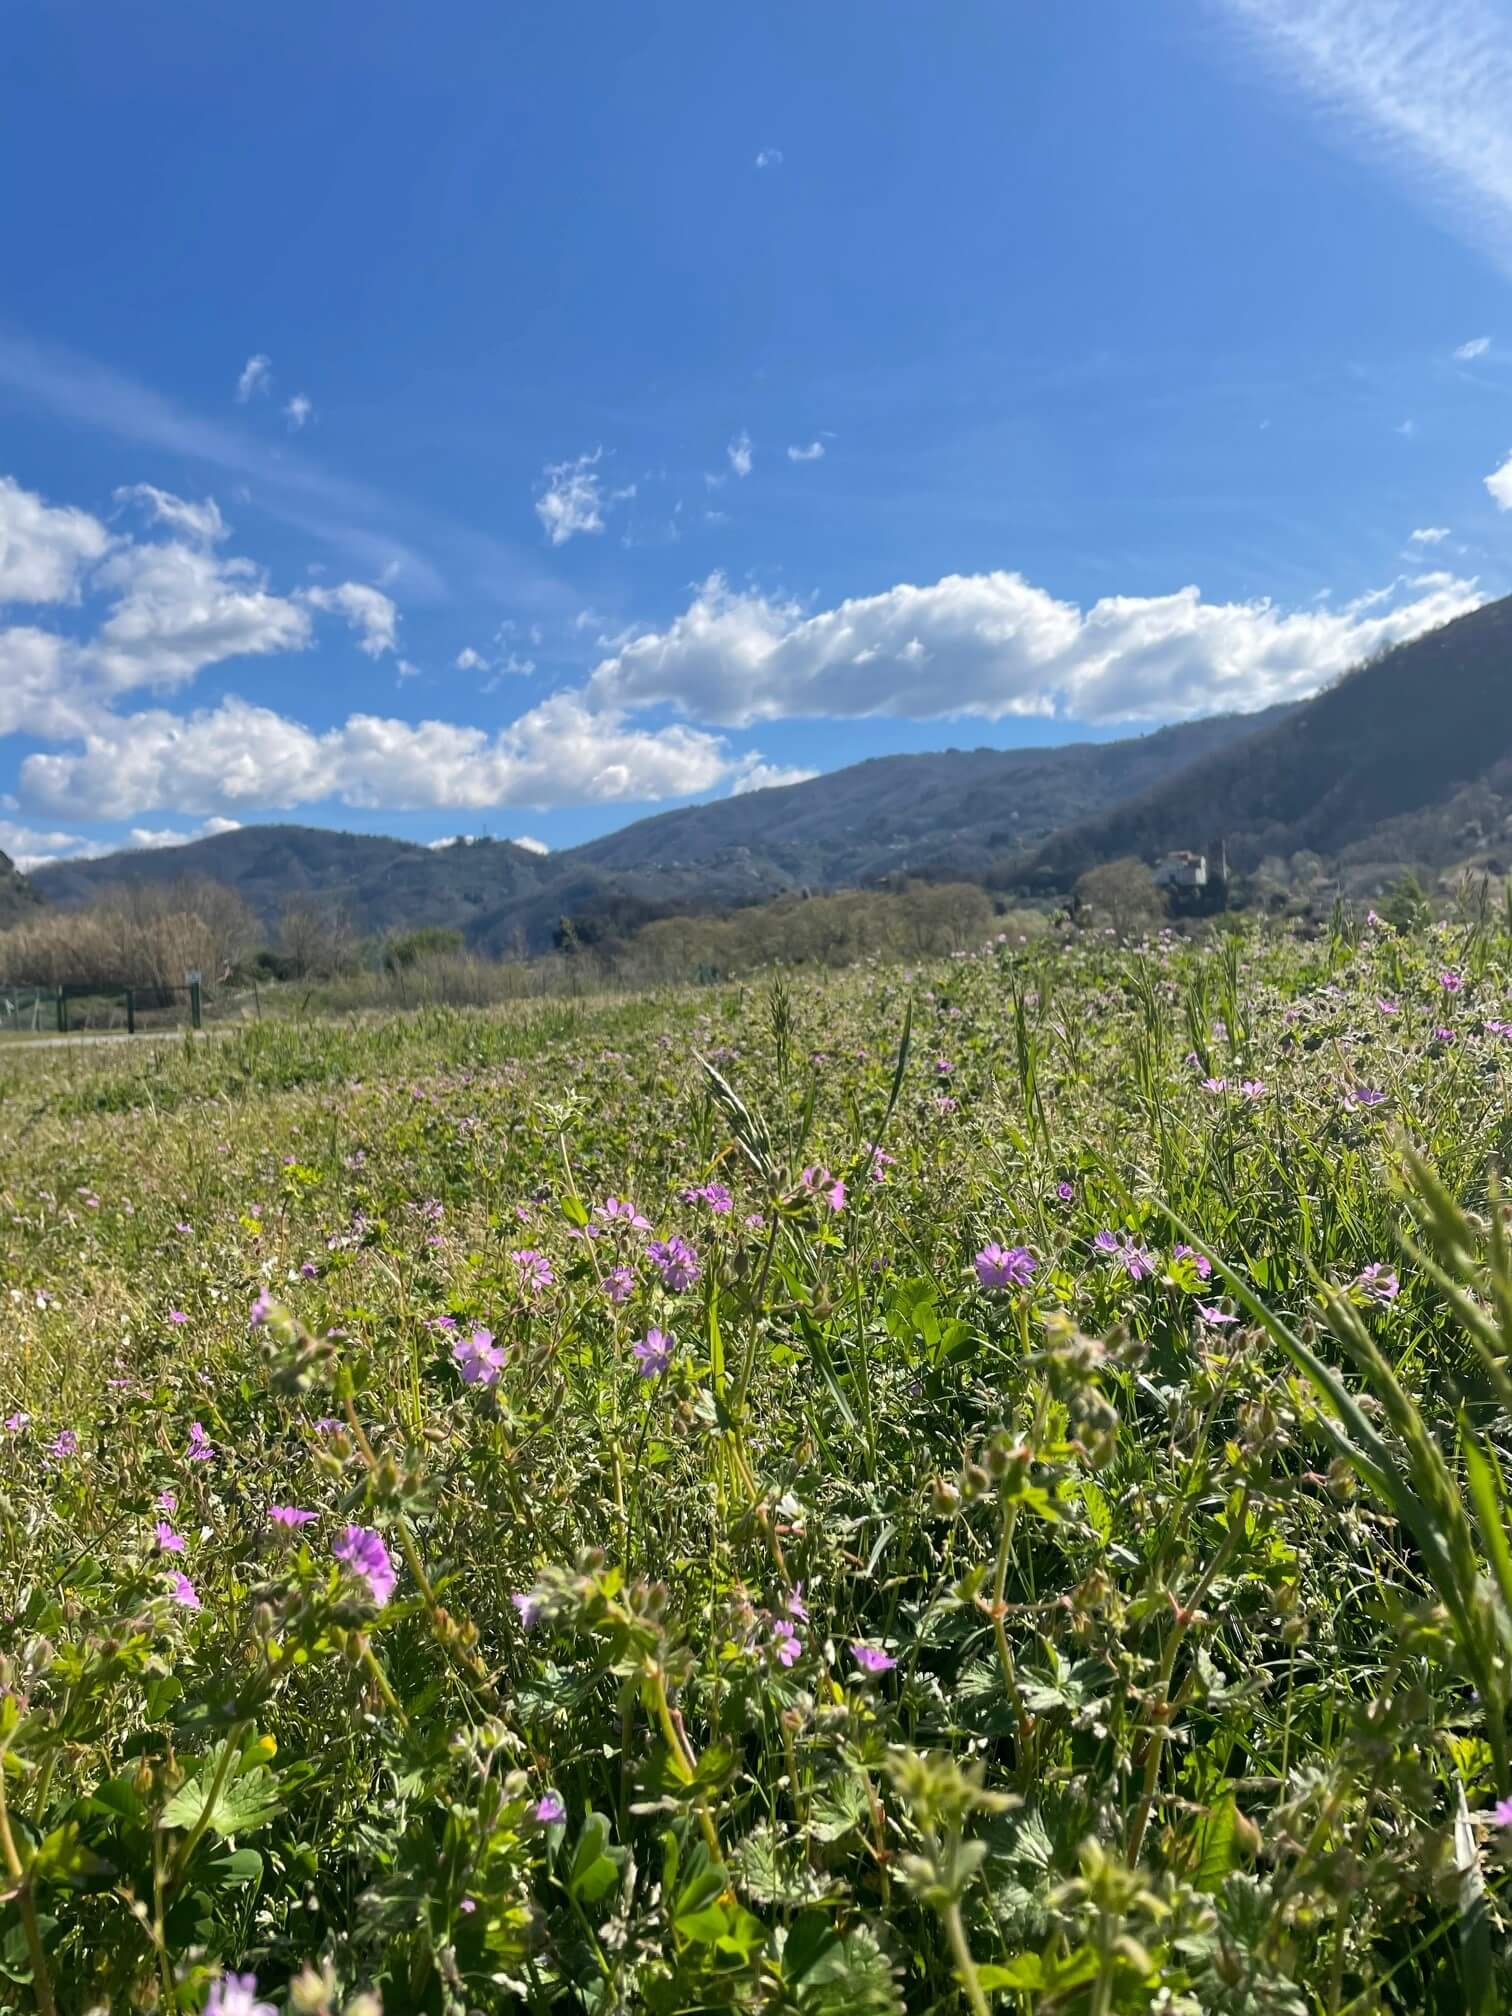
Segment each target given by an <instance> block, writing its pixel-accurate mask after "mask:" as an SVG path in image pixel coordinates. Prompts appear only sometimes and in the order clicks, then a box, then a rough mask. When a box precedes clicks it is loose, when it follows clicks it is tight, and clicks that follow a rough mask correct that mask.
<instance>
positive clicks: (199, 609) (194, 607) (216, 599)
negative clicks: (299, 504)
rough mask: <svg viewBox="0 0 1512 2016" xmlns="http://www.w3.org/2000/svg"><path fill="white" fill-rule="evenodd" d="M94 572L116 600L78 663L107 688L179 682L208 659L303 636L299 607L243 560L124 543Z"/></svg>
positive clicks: (243, 654)
mask: <svg viewBox="0 0 1512 2016" xmlns="http://www.w3.org/2000/svg"><path fill="white" fill-rule="evenodd" d="M95 579H96V581H97V582H98V583H99V584H100V585H101V586H102V587H106V588H109V589H113V590H115V591H116V592H117V596H118V599H117V601H116V604H115V607H114V608H113V609H112V610H111V612H110V614H109V616H108V617H107V618H106V619H105V621H104V623H103V624H102V625H101V626H100V628H99V630H98V631H96V633H95V636H94V639H93V641H92V642H91V643H90V644H88V645H87V646H85V647H84V648H83V650H82V651H81V652H80V653H79V659H78V662H79V664H80V666H81V667H82V668H83V669H84V670H86V671H87V672H88V673H89V674H90V676H91V677H93V678H94V679H95V680H97V681H98V682H99V683H100V684H102V685H103V686H104V687H105V688H106V689H107V690H109V691H111V692H122V691H124V690H125V689H126V688H128V687H132V686H173V685H180V684H182V683H183V682H184V681H185V680H188V679H192V678H193V677H194V675H195V674H196V673H197V672H199V671H200V670H201V669H202V668H203V667H204V666H206V665H215V664H219V663H220V662H221V661H222V660H223V659H226V658H247V657H265V656H266V655H267V654H268V653H270V652H274V651H297V650H300V649H301V648H302V647H303V646H304V645H305V644H307V643H308V642H309V639H310V619H309V617H308V615H307V614H306V613H305V611H304V610H303V609H302V608H301V607H300V606H299V605H298V604H297V603H295V602H292V601H289V600H286V599H285V598H284V597H283V596H280V595H273V594H270V593H269V592H268V589H267V586H266V584H265V581H264V578H263V576H262V574H261V572H260V571H259V569H257V568H256V567H254V566H253V565H252V563H251V561H250V560H235V559H222V558H221V557H220V556H219V555H217V554H214V553H211V552H209V551H207V550H206V549H205V548H204V547H199V546H184V545H181V544H179V543H177V542H168V543H163V544H158V545H145V546H124V547H121V548H118V549H117V551H116V552H114V553H113V554H112V555H111V556H110V558H109V559H108V560H106V561H105V562H104V564H103V565H102V566H101V567H99V568H98V569H97V570H96V574H95ZM318 592H320V591H317V590H313V589H309V590H306V591H305V593H306V595H313V594H316V593H318Z"/></svg>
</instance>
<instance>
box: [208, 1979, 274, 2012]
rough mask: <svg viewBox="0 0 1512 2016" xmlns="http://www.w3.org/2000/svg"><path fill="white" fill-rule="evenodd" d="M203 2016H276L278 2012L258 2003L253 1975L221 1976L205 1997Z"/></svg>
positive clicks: (255, 1981)
mask: <svg viewBox="0 0 1512 2016" xmlns="http://www.w3.org/2000/svg"><path fill="white" fill-rule="evenodd" d="M205 2016H278V2011H277V2009H275V2008H274V2006H273V2004H272V2003H271V2002H259V2001H258V1999H257V1976H256V1975H255V1974H222V1976H221V1978H220V1979H219V1981H217V1982H216V1983H215V1985H214V1987H213V1988H212V1989H211V1990H210V1993H209V1995H208V1996H207V1997H206V2000H205Z"/></svg>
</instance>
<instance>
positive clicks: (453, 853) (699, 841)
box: [30, 715, 1271, 956]
mask: <svg viewBox="0 0 1512 2016" xmlns="http://www.w3.org/2000/svg"><path fill="white" fill-rule="evenodd" d="M1269 718H1271V717H1269V716H1261V717H1256V716H1245V715H1224V716H1218V717H1214V718H1211V719H1208V720H1203V721H1193V722H1187V723H1184V724H1182V725H1181V726H1179V727H1174V728H1162V729H1159V730H1158V731H1156V732H1155V733H1153V734H1149V735H1141V736H1135V737H1130V738H1127V739H1125V740H1122V741H1115V742H1103V743H1071V744H1067V745H1063V746H1061V747H1059V748H1051V749H971V750H959V749H948V750H943V751H940V752H938V753H936V754H930V755H920V756H884V757H878V758H875V759H873V760H871V761H869V762H865V763H857V764H854V765H852V766H850V767H849V768H847V769H843V770H837V771H832V772H830V773H829V774H828V775H825V776H822V777H814V778H809V779H807V780H806V781H804V782H803V783H799V784H786V785H780V786H776V787H773V788H770V789H767V790H764V791H752V792H748V793H746V794H745V795H743V796H741V797H738V798H724V799H720V800H717V801H715V802H714V803H712V804H707V805H690V806H685V807H682V808H680V809H679V810H677V811H673V812H663V813H659V814H657V815H655V816H654V817H652V818H649V819H640V820H637V821H636V822H635V823H634V824H633V825H630V826H626V827H623V828H621V829H620V830H619V831H617V832H614V833H609V834H606V835H605V836H604V837H603V838H601V839H598V840H591V841H588V842H587V843H586V844H585V845H583V846H580V847H573V848H570V849H567V850H565V851H563V852H561V853H557V854H540V853H536V852H533V851H531V850H529V849H527V848H524V847H519V846H516V845H515V844H514V843H513V842H512V841H509V840H468V841H462V840H458V841H454V842H452V843H450V844H448V845H444V846H432V847H426V846H419V845H417V844H415V843H414V842H411V841H404V840H386V839H380V838H377V837H375V836H373V835H370V834H364V833H340V832H334V831H331V830H329V829H327V828H324V827H312V826H285V825H265V826H244V827H239V828H238V829H236V830H235V831H234V832H230V833H219V834H215V835H213V836H211V837H209V838H206V839H203V840H193V841H190V842H188V843H187V844H186V845H184V846H182V847H164V848H154V849H150V850H135V851H128V852H123V853H118V854H108V855H104V856H102V857H100V858H98V859H96V860H91V861H56V862H51V863H49V864H47V865H46V866H45V867H41V868H38V869H37V870H35V871H34V873H33V874H32V876H31V877H30V882H31V886H32V889H33V891H34V892H35V894H36V895H37V896H38V897H40V898H41V899H42V900H43V901H44V902H46V903H48V904H51V905H57V906H60V907H63V908H77V907H80V906H82V905H85V904H88V903H92V902H96V901H98V900H99V899H100V897H101V896H103V895H104V894H106V893H107V892H108V891H109V890H111V889H113V888H117V887H119V886H120V885H122V884H128V885H129V884H132V883H138V884H140V883H164V882H174V881H177V880H179V879H180V878H182V877H184V876H200V877H207V878H209V879H211V880H213V881H217V882H223V883H226V884H228V885H229V886H230V887H232V888H233V889H235V890H237V892H238V893H239V894H240V895H241V896H242V898H243V899H244V900H245V901H246V902H247V903H248V904H249V905H250V907H251V908H252V909H253V910H254V911H255V912H256V913H257V914H258V916H259V917H260V918H261V919H262V920H263V921H264V923H266V924H267V925H269V926H270V927H271V926H273V925H275V924H276V922H277V920H278V918H279V916H280V915H281V914H282V913H283V911H284V910H285V909H287V908H288V907H290V906H291V905H296V904H303V905H307V906H309V907H312V908H328V907H334V906H339V907H340V908H341V909H342V910H343V911H344V912H345V913H346V915H347V916H348V917H349V918H350V919H351V921H352V923H353V924H354V925H355V927H356V928H357V929H358V930H359V931H361V932H364V933H369V932H383V931H403V930H409V929H413V928H415V927H417V926H420V925H424V924H431V925H441V926H450V927H453V928H455V929H458V930H461V931H462V932H463V933H464V935H465V937H466V939H467V941H468V943H469V944H470V945H472V946H473V947H474V948H476V949H477V950H479V951H483V952H488V953H492V954H494V955H497V956H510V955H517V954H522V953H534V952H540V951H544V950H546V949H547V948H548V947H549V946H550V945H551V944H552V942H553V940H554V937H555V935H556V933H557V931H558V929H559V926H560V924H561V920H562V919H563V918H564V917H569V918H571V919H573V921H574V925H575V928H576V930H577V934H578V936H579V937H580V938H585V939H592V938H594V937H598V936H605V935H623V934H624V933H625V932H627V931H631V930H634V929H635V928H636V927H637V926H638V925H640V924H643V923H646V922H648V921H650V920H651V919H652V918H653V917H657V916H666V915H671V914H675V913H677V912H680V911H690V910H710V909H725V908H731V907H734V906H736V905H739V904H744V903H751V902H759V901H762V900H764V899H765V898H768V897H772V896H776V895H780V894H782V893H783V892H784V891H786V890H790V889H795V888H813V889H825V888H840V887H846V886H850V885H854V884H857V883H866V882H874V881H877V880H879V879H880V878H882V877H884V876H887V875H893V874H906V875H921V876H928V877H930V878H932V879H936V880H939V879H946V878H953V879H960V880H974V879H980V878H981V877H982V876H983V875H984V874H985V873H986V872H987V871H988V870H989V869H990V868H991V867H992V866H993V865H994V864H1000V863H1002V862H1004V861H1007V860H1020V861H1022V860H1024V859H1026V858H1027V855H1028V853H1029V851H1030V850H1032V849H1033V848H1034V847H1035V846H1037V845H1038V844H1039V843H1040V842H1042V841H1043V840H1045V839H1046V838H1047V837H1048V836H1049V835H1050V834H1052V833H1054V832H1056V831H1057V830H1058V829H1059V828H1060V827H1062V826H1063V825H1065V823H1066V822H1067V820H1068V819H1076V818H1078V817H1088V816H1090V815H1092V814H1093V813H1095V812H1100V811H1103V810H1105V809H1106V808H1107V807H1109V806H1111V805H1117V804H1121V803H1122V802H1124V801H1125V800H1126V799H1129V798H1133V797H1137V796H1140V795H1142V794H1145V793H1148V792H1149V791H1151V790H1153V789H1155V788H1156V787H1157V786H1158V785H1160V784H1161V783H1162V782H1163V781H1164V780H1165V779H1166V778H1168V777H1171V776H1173V775H1176V774H1178V773H1180V772H1182V771H1183V770H1185V769H1187V768H1188V767H1189V766H1191V765H1192V764H1194V763H1202V762H1206V761H1210V760H1211V759H1212V758H1213V757H1214V756H1216V755H1218V754H1220V753H1221V752H1222V751H1223V750H1224V749H1226V748H1227V747H1228V746H1229V745H1230V744H1232V743H1233V742H1234V741H1236V740H1238V739H1242V738H1243V737H1245V736H1247V735H1249V734H1251V733H1253V731H1254V727H1255V723H1256V720H1257V719H1260V720H1264V719H1269Z"/></svg>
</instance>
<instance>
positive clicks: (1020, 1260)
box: [972, 1240, 1039, 1288]
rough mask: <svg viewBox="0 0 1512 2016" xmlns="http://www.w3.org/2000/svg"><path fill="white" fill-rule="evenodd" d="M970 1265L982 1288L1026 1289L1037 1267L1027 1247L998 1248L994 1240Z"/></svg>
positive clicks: (1037, 1263)
mask: <svg viewBox="0 0 1512 2016" xmlns="http://www.w3.org/2000/svg"><path fill="white" fill-rule="evenodd" d="M972 1264H973V1266H975V1268H976V1275H977V1280H978V1281H980V1282H981V1284H982V1286H983V1287H984V1288H1027V1287H1028V1286H1029V1284H1030V1282H1031V1281H1032V1280H1033V1279H1034V1274H1035V1270H1036V1269H1037V1268H1038V1266H1039V1262H1038V1260H1036V1259H1035V1257H1034V1255H1033V1254H1032V1253H1031V1252H1030V1251H1029V1248H1028V1247H1027V1246H999V1245H998V1244H997V1242H996V1241H995V1240H994V1241H993V1242H992V1243H991V1244H990V1245H987V1246H984V1247H983V1248H982V1250H981V1252H980V1253H978V1255H977V1256H976V1259H975V1260H974V1261H973V1263H972Z"/></svg>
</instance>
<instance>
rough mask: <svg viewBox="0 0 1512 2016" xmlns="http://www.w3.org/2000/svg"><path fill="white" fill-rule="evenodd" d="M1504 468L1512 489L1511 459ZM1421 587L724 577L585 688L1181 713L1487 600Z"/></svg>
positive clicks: (689, 696) (902, 709)
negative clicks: (1229, 592) (879, 584)
mask: <svg viewBox="0 0 1512 2016" xmlns="http://www.w3.org/2000/svg"><path fill="white" fill-rule="evenodd" d="M1507 474H1508V482H1509V501H1512V462H1509V465H1508V471H1507ZM1406 585H1407V584H1397V585H1396V586H1395V587H1394V588H1392V589H1387V590H1381V591H1377V592H1376V594H1374V595H1372V596H1366V597H1361V598H1360V599H1359V600H1358V601H1356V602H1352V603H1348V604H1346V605H1344V606H1343V607H1341V608H1338V609H1329V608H1322V607H1314V608H1312V609H1308V610H1300V611H1292V612H1289V613H1288V612H1286V611H1283V610H1281V609H1278V608H1277V607H1276V606H1275V605H1274V604H1273V603H1270V602H1227V603H1212V602H1204V601H1203V599H1202V596H1201V593H1200V591H1199V590H1198V589H1197V588H1195V587H1187V588H1181V589H1178V590H1177V591H1176V592H1175V593H1174V594H1170V595H1161V596H1143V597H1141V596H1109V597H1107V598H1105V599H1104V600H1103V601H1101V602H1098V603H1096V604H1094V605H1093V606H1092V608H1090V609H1088V610H1086V611H1083V610H1081V609H1079V608H1078V607H1077V606H1076V605H1075V604H1074V603H1070V602H1062V601H1059V600H1057V599H1056V598H1055V597H1054V596H1052V595H1050V594H1048V593H1047V592H1046V590H1044V589H1043V588H1038V587H1036V586H1034V585H1033V584H1032V583H1031V582H1028V581H1026V580H1025V579H1024V578H1023V576H1022V575H1019V574H1010V573H995V574H972V575H960V574H954V575H947V576H946V577H945V578H944V579H943V580H941V581H937V582H934V583H932V584H931V585H928V586H925V587H912V586H907V585H904V586H899V587H896V588H889V589H886V590H884V591H883V592H882V593H881V594H879V595H870V596H863V597H860V598H858V599H856V600H854V601H849V602H843V603H841V604H840V605H839V606H838V607H837V608H834V609H826V610H822V611H820V612H819V613H817V614H809V613H808V612H806V611H805V610H804V609H803V608H802V607H800V606H799V605H798V604H796V603H793V602H780V601H771V600H768V599H767V598H765V597H764V596H761V595H758V594H755V593H735V592H732V591H731V590H730V589H729V588H728V587H727V585H726V584H725V582H724V581H723V580H722V578H721V577H720V576H718V575H714V576H711V577H710V579H709V580H708V581H707V582H706V583H705V584H704V586H703V588H702V589H701V590H700V592H699V593H698V595H697V596H696V597H695V599H694V601H693V602H692V604H691V605H690V606H689V608H688V609H687V610H685V611H684V613H683V614H682V615H681V616H679V617H677V618H676V620H675V621H674V622H672V623H671V624H670V625H668V627H667V628H666V629H665V630H664V631H661V632H656V631H650V632H647V633H645V634H644V635H642V636H639V637H636V638H634V639H632V640H631V641H630V642H628V643H626V644H624V645H622V646H621V647H620V648H619V649H618V650H616V651H615V652H614V653H613V655H612V656H610V657H608V658H606V659H605V660H604V661H603V662H602V663H601V664H600V665H599V666H598V667H597V669H596V670H595V672H594V674H593V677H592V679H591V681H590V683H589V687H588V695H589V698H590V699H591V700H592V701H594V702H596V703H597V704H600V705H603V706H607V707H614V708H628V709H637V708H642V707H650V706H655V705H658V704H663V703H670V704H672V705H673V706H676V707H678V708H680V709H682V710H683V711H684V712H685V713H686V714H688V715H690V716H692V717H693V718H695V719H697V720H700V721H706V722H715V723H719V724H721V725H728V726H745V725H747V724H749V723H751V722H754V721H771V720H777V719H780V718H782V717H784V716H808V717H816V716H829V717H832V718H854V717H857V716H862V715H871V714H885V715H893V716H901V717H904V718H907V719H912V720H937V719H940V718H942V717H946V716H950V715H960V714H971V715H979V716H983V717H985V718H987V719H989V720H998V719H1002V718H1003V717H1005V716H1010V715H1042V716H1053V717H1060V718H1070V719H1073V720H1078V721H1087V722H1099V723H1102V722H1118V721H1156V720H1173V719H1176V718H1178V717H1187V716H1191V715H1195V714H1203V713H1210V712H1213V711H1215V710H1221V709H1227V708H1237V709H1251V708H1257V707H1263V706H1266V705H1268V704H1269V703H1270V702H1272V701H1275V700H1284V699H1297V698H1300V697H1301V696H1302V695H1304V694H1307V693H1312V692H1315V691H1316V690H1317V689H1318V687H1319V686H1321V685H1323V684H1324V683H1325V682H1326V681H1327V680H1328V679H1330V678H1332V677H1334V676H1335V675H1336V674H1337V673H1340V672H1343V671H1345V670H1347V669H1348V668H1349V667H1350V666H1352V665H1355V664H1357V663H1359V662H1360V660H1361V659H1363V658H1366V657H1368V656H1370V655H1371V653H1373V652H1375V651H1378V650H1381V649H1383V648H1385V647H1386V646H1388V645H1391V644H1398V643H1401V642H1402V641H1403V640H1404V639H1406V638H1408V637H1414V636H1417V635H1419V634H1420V633H1421V632H1422V631H1424V630H1428V629H1432V628H1433V627H1435V626H1436V625H1437V624H1440V623H1444V622H1447V621H1449V620H1450V618H1451V617H1454V616H1458V615H1462V614H1464V612H1465V611H1466V610H1467V609H1472V608H1475V607H1477V606H1478V605H1479V603H1480V602H1482V601H1483V600H1484V599H1485V598H1484V597H1483V596H1482V595H1481V593H1480V591H1479V589H1478V587H1477V585H1476V583H1475V582H1473V581H1462V580H1456V579H1454V578H1453V577H1450V576H1442V577H1434V580H1433V583H1432V585H1430V586H1427V587H1424V588H1423V589H1422V592H1420V593H1417V594H1411V595H1404V592H1403V590H1404V588H1405V587H1406Z"/></svg>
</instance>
